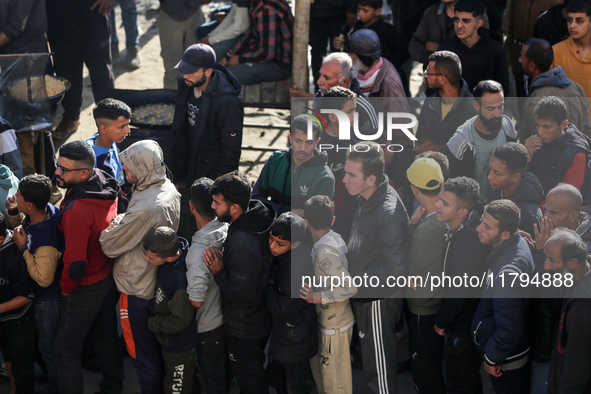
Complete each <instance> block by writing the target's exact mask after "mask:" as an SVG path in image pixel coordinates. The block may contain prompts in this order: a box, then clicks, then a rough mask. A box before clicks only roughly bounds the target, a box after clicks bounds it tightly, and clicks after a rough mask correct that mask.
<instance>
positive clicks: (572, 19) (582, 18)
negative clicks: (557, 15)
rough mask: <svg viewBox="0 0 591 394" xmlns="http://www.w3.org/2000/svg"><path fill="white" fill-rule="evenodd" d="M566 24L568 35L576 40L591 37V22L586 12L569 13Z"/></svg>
mask: <svg viewBox="0 0 591 394" xmlns="http://www.w3.org/2000/svg"><path fill="white" fill-rule="evenodd" d="M566 24H567V26H568V33H569V34H570V36H571V37H572V38H574V39H575V40H576V39H581V38H584V37H589V35H591V21H590V20H589V17H588V16H587V14H586V13H584V12H567V14H566Z"/></svg>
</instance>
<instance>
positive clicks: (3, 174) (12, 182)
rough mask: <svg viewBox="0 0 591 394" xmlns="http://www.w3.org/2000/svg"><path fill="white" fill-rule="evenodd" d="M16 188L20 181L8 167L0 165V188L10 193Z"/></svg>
mask: <svg viewBox="0 0 591 394" xmlns="http://www.w3.org/2000/svg"><path fill="white" fill-rule="evenodd" d="M15 186H16V187H18V179H17V178H16V177H15V176H14V174H13V173H12V171H11V170H10V168H8V166H5V165H4V164H0V188H2V189H5V190H7V191H8V190H10V189H12V188H13V187H15Z"/></svg>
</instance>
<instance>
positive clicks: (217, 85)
mask: <svg viewBox="0 0 591 394" xmlns="http://www.w3.org/2000/svg"><path fill="white" fill-rule="evenodd" d="M221 74H223V75H224V76H225V78H221V77H220V75H221ZM241 90H242V85H241V84H240V82H239V81H238V79H237V78H236V76H235V75H234V74H233V73H231V72H230V71H228V69H227V68H226V67H224V66H221V65H219V64H216V65H215V67H214V68H213V78H212V80H211V82H210V83H209V85H207V89H205V91H204V92H203V94H204V95H210V96H212V97H216V96H226V95H233V96H238V95H240V91H241Z"/></svg>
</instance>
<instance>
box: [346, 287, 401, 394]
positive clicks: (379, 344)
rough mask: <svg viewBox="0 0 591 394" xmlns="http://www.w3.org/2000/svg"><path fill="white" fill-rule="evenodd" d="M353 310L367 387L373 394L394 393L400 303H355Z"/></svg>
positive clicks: (377, 301) (389, 301)
mask: <svg viewBox="0 0 591 394" xmlns="http://www.w3.org/2000/svg"><path fill="white" fill-rule="evenodd" d="M352 307H353V313H354V314H355V321H356V322H357V328H358V331H359V343H360V345H361V357H362V360H363V374H364V376H365V381H366V382H367V385H368V386H369V387H370V388H371V389H372V390H373V391H374V392H376V393H378V392H379V393H383V392H386V391H389V392H391V393H396V392H397V366H398V361H397V358H396V357H397V356H396V323H397V322H398V319H400V315H401V313H402V300H400V299H397V298H385V299H381V300H375V301H371V302H359V301H355V300H354V301H353V302H352Z"/></svg>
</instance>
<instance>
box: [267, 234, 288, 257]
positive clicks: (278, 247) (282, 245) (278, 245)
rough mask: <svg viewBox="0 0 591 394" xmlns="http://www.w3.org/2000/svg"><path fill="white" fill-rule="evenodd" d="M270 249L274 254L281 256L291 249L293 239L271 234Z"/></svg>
mask: <svg viewBox="0 0 591 394" xmlns="http://www.w3.org/2000/svg"><path fill="white" fill-rule="evenodd" d="M269 249H270V250H271V254H272V255H273V256H281V255H282V254H285V253H287V252H289V251H290V250H291V241H287V240H285V239H283V238H281V237H276V236H274V235H273V234H269Z"/></svg>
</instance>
